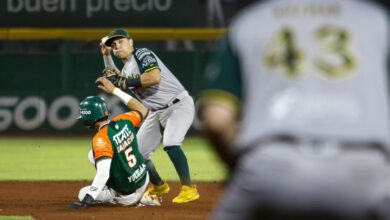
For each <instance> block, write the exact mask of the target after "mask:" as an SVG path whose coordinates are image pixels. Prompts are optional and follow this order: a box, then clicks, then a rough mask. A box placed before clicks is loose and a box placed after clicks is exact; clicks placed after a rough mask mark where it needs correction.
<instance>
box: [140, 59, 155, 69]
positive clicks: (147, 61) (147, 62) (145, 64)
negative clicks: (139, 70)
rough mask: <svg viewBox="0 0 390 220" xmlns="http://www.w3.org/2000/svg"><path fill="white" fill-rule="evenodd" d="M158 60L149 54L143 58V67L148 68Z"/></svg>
mask: <svg viewBox="0 0 390 220" xmlns="http://www.w3.org/2000/svg"><path fill="white" fill-rule="evenodd" d="M156 62H157V60H156V59H155V58H154V57H152V56H147V57H145V59H143V60H142V67H143V68H146V67H149V66H151V65H154V64H155V63H156Z"/></svg>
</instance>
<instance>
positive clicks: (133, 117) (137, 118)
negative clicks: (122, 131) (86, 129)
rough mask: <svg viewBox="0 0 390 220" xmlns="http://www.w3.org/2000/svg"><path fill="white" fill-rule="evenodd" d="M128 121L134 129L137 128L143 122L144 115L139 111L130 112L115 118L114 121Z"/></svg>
mask: <svg viewBox="0 0 390 220" xmlns="http://www.w3.org/2000/svg"><path fill="white" fill-rule="evenodd" d="M119 120H126V121H130V122H131V123H132V124H133V126H134V127H137V126H138V125H139V123H140V122H141V121H142V115H141V113H139V112H138V111H130V112H125V113H122V114H119V115H117V116H115V117H114V118H113V119H112V121H119Z"/></svg>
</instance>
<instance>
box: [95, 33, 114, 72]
mask: <svg viewBox="0 0 390 220" xmlns="http://www.w3.org/2000/svg"><path fill="white" fill-rule="evenodd" d="M107 39H108V36H105V37H103V38H102V39H101V40H100V44H99V46H100V51H101V52H102V55H103V61H104V66H105V67H110V68H115V69H118V68H117V67H116V65H115V63H114V60H113V59H112V56H111V51H112V48H111V47H108V46H106V45H105V44H104V42H106V40H107Z"/></svg>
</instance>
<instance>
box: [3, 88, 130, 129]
mask: <svg viewBox="0 0 390 220" xmlns="http://www.w3.org/2000/svg"><path fill="white" fill-rule="evenodd" d="M99 96H101V97H104V98H105V100H106V103H107V106H108V108H109V109H110V113H111V115H110V116H111V117H113V116H115V115H118V114H120V113H123V112H126V111H128V109H125V108H122V107H121V102H120V100H119V99H118V98H116V97H115V96H107V95H106V94H99ZM79 103H80V101H79V99H78V98H76V97H73V96H69V95H65V96H59V97H57V98H56V99H54V100H53V101H52V102H51V103H47V101H45V100H44V98H43V97H37V96H29V97H25V98H21V97H17V96H3V97H1V96H0V131H6V130H7V129H9V128H10V127H11V125H12V123H14V125H15V126H16V127H17V128H19V129H21V130H34V129H39V128H40V127H41V126H42V125H43V123H44V122H45V121H46V119H47V121H48V124H49V125H50V126H51V127H52V128H53V129H56V130H66V129H71V128H72V127H73V126H74V125H75V124H76V123H77V119H76V118H77V117H78V116H79V113H80V111H79ZM64 108H66V109H68V110H69V113H67V114H66V116H63V117H60V111H61V110H62V109H64ZM31 110H33V112H34V114H30V116H26V112H27V111H31ZM31 115H32V116H31Z"/></svg>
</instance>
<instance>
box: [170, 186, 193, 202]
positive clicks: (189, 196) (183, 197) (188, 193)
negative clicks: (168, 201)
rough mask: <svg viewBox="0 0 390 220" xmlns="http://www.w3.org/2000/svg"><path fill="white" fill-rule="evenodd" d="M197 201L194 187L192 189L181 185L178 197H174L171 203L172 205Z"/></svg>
mask: <svg viewBox="0 0 390 220" xmlns="http://www.w3.org/2000/svg"><path fill="white" fill-rule="evenodd" d="M197 199H199V193H198V190H197V189H196V186H195V185H193V186H192V187H190V186H186V185H183V186H182V187H181V191H180V193H179V195H178V196H176V197H175V198H174V199H173V200H172V202H173V203H187V202H191V201H194V200H197Z"/></svg>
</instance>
